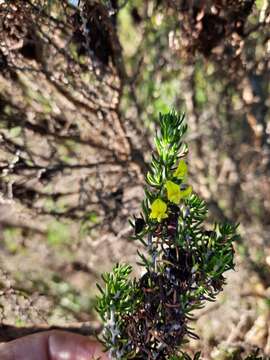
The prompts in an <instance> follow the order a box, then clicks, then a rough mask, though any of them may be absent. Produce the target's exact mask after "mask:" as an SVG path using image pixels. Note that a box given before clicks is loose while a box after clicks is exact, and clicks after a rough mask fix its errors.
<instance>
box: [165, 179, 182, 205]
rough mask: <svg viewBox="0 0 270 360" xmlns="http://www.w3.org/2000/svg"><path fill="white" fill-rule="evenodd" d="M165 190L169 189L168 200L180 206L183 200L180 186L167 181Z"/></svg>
mask: <svg viewBox="0 0 270 360" xmlns="http://www.w3.org/2000/svg"><path fill="white" fill-rule="evenodd" d="M165 188H166V189H167V196H168V200H170V201H171V202H173V203H175V204H179V202H180V199H181V190H180V186H179V185H177V184H175V183H174V182H172V181H170V180H168V181H166V184H165Z"/></svg>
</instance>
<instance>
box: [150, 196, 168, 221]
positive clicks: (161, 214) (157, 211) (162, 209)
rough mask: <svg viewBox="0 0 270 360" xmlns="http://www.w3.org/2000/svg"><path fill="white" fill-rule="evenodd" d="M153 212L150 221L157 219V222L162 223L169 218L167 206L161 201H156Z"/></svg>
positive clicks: (152, 205) (152, 207) (152, 208)
mask: <svg viewBox="0 0 270 360" xmlns="http://www.w3.org/2000/svg"><path fill="white" fill-rule="evenodd" d="M151 210H152V211H151V214H150V219H157V221H159V222H161V220H162V219H166V218H167V217H168V215H167V214H166V211H167V204H166V203H165V202H164V201H162V200H161V199H156V200H155V201H153V202H152V204H151Z"/></svg>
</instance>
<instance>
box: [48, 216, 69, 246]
mask: <svg viewBox="0 0 270 360" xmlns="http://www.w3.org/2000/svg"><path fill="white" fill-rule="evenodd" d="M47 240H48V243H49V244H50V245H51V246H59V245H62V244H66V243H68V242H69V241H70V234H69V228H68V225H66V224H63V223H61V222H59V221H56V220H55V221H53V222H52V223H51V224H50V225H49V227H48V234H47Z"/></svg>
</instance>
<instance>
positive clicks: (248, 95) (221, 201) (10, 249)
mask: <svg viewBox="0 0 270 360" xmlns="http://www.w3.org/2000/svg"><path fill="white" fill-rule="evenodd" d="M269 80H270V3H269V1H268V0H256V1H255V0H213V1H207V0H206V1H203V0H201V1H200V0H197V1H196V0H190V1H188V0H178V1H174V0H128V1H125V0H103V1H102V0H100V1H97V0H91V1H90V0H89V1H86V0H85V1H82V0H81V1H77V0H72V1H67V0H62V1H59V0H58V1H57V0H48V1H45V0H25V1H23V2H22V1H16V0H10V1H5V0H2V1H0V230H1V231H0V323H1V324H2V325H5V324H11V325H14V326H16V327H19V326H26V325H28V326H36V325H38V324H41V323H42V324H44V323H45V324H48V326H49V325H50V324H57V325H67V326H68V325H69V324H71V323H74V322H76V323H84V322H86V321H95V320H97V317H96V314H95V311H94V308H95V295H96V293H97V290H96V285H95V284H96V282H100V274H101V273H102V272H103V271H109V270H111V268H112V266H113V264H114V263H115V262H130V263H131V264H133V265H134V275H136V274H137V275H138V274H140V272H141V269H139V268H138V266H137V265H136V260H137V257H136V251H137V248H138V246H139V244H136V243H133V242H131V241H130V240H129V236H130V235H131V228H130V226H129V223H128V219H129V218H131V217H132V216H133V215H138V214H139V211H140V203H141V201H142V199H143V196H144V195H143V186H144V175H145V174H146V171H147V163H148V162H149V159H150V156H151V152H152V150H153V143H152V139H153V134H154V133H155V131H156V128H157V123H158V114H159V112H167V111H169V110H170V109H172V108H174V109H176V110H177V111H180V112H185V114H186V121H187V124H188V127H189V131H188V136H187V138H186V141H187V142H188V144H189V148H190V151H189V156H188V162H189V169H190V182H191V183H192V185H193V188H194V190H195V192H197V193H198V194H199V195H200V196H202V197H203V198H204V199H205V200H206V202H207V204H208V208H209V223H210V222H214V221H222V222H223V221H230V222H234V223H239V224H240V225H239V233H240V234H241V240H240V241H239V243H237V244H235V255H236V256H235V259H236V260H235V262H236V266H235V271H234V272H230V273H228V274H227V286H226V287H225V289H224V292H223V293H222V294H221V295H220V296H219V298H218V301H217V302H216V303H212V304H210V305H209V306H207V307H206V308H205V309H204V310H202V311H201V313H198V314H195V315H196V321H195V322H194V324H193V326H194V327H195V329H196V331H197V333H198V334H199V336H200V340H199V341H196V342H194V343H193V342H191V343H190V344H189V345H187V346H188V348H189V350H190V351H191V352H192V351H195V350H196V349H201V350H202V351H203V356H204V358H205V359H211V358H213V359H220V360H222V359H231V358H235V359H237V356H238V355H237V354H239V353H241V352H242V351H244V350H246V349H247V350H248V349H249V348H251V347H253V346H257V347H260V348H261V349H262V350H263V351H264V353H265V354H266V355H270V321H269V320H270V177H269V175H270V138H269V134H270V111H269V107H270V97H269V88H270V85H269Z"/></svg>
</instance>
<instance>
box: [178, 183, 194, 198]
mask: <svg viewBox="0 0 270 360" xmlns="http://www.w3.org/2000/svg"><path fill="white" fill-rule="evenodd" d="M180 191H181V198H182V199H185V198H187V197H189V195H191V194H192V186H190V185H189V186H188V187H187V188H186V189H184V190H180Z"/></svg>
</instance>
